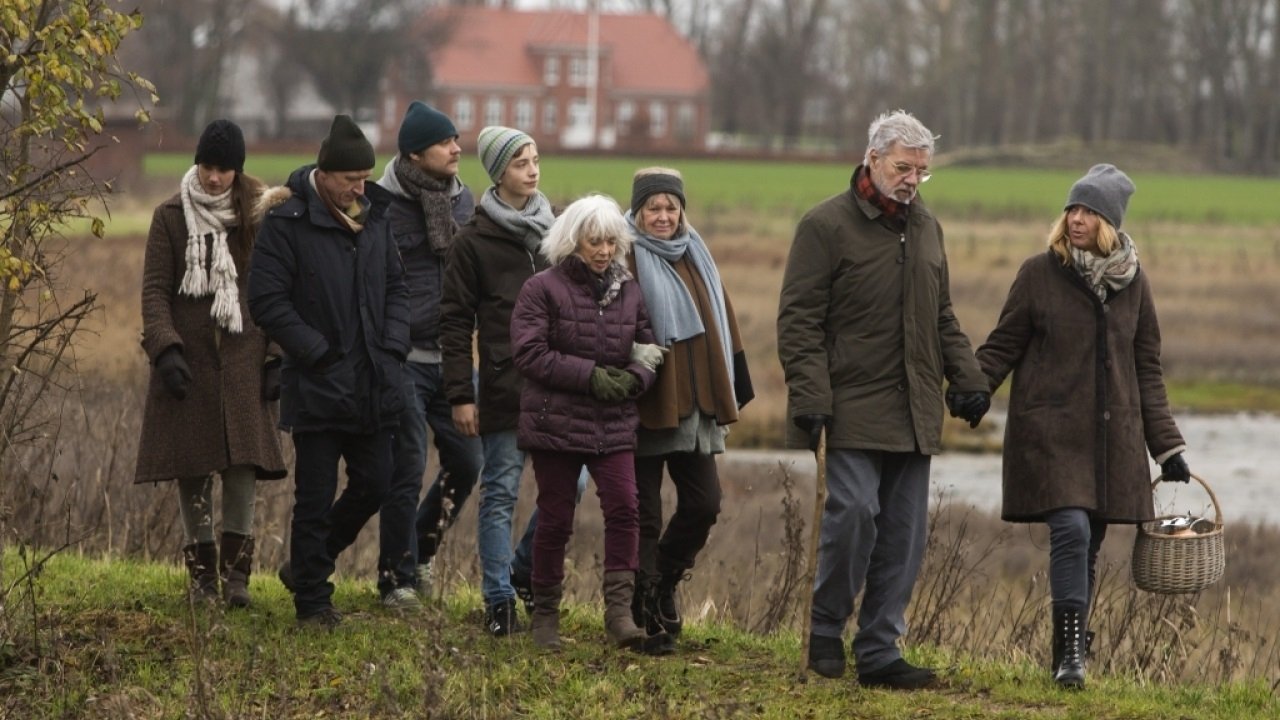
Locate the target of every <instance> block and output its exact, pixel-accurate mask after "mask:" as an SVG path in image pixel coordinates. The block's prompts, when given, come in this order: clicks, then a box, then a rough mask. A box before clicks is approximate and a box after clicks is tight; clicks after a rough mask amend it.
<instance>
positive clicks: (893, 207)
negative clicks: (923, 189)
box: [853, 165, 911, 232]
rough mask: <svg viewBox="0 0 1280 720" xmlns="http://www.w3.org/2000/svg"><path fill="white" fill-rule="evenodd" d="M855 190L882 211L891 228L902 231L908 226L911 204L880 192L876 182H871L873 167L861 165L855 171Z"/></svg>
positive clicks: (883, 219)
mask: <svg viewBox="0 0 1280 720" xmlns="http://www.w3.org/2000/svg"><path fill="white" fill-rule="evenodd" d="M853 190H854V192H856V193H858V194H859V195H861V196H862V197H863V199H865V200H866V201H867V202H869V203H871V205H872V206H873V207H875V208H876V209H878V210H879V211H880V212H881V213H882V216H881V222H883V223H884V224H885V225H886V226H887V227H888V228H889V229H891V230H893V231H894V232H902V231H903V230H905V229H906V228H907V213H908V212H909V211H910V210H911V206H910V205H904V204H903V203H900V202H898V201H897V200H894V199H893V198H891V197H889V196H887V195H885V194H884V193H882V192H880V190H879V189H877V188H876V184H875V183H873V182H871V169H870V168H868V167H867V166H866V165H859V166H858V167H857V168H856V169H855V170H854V171H853Z"/></svg>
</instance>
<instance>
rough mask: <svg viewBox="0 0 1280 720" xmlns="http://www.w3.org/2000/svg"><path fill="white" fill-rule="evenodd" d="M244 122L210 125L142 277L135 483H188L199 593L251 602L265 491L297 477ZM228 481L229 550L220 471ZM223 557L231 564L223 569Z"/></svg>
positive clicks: (159, 214)
mask: <svg viewBox="0 0 1280 720" xmlns="http://www.w3.org/2000/svg"><path fill="white" fill-rule="evenodd" d="M244 157H245V150H244V136H243V134H242V133H241V131H240V128H239V127H237V126H236V125H235V124H234V123H232V122H230V121H228V120H215V121H214V122H212V123H210V124H209V126H208V127H206V128H205V130H204V132H203V133H202V134H201V136H200V142H199V144H198V146H197V148H196V155H195V162H196V164H195V165H194V166H192V168H191V169H190V170H188V171H187V173H186V175H185V176H184V177H183V179H182V184H181V188H180V190H179V192H178V193H177V194H175V195H174V196H173V197H171V198H169V199H168V200H165V201H164V202H163V203H161V204H160V206H159V207H157V208H156V210H155V214H154V215H153V216H152V219H151V231H150V233H149V234H148V236H147V248H146V254H145V260H144V268H143V278H142V347H143V350H144V351H145V352H146V353H147V358H148V359H149V360H150V361H151V364H152V369H151V380H150V382H149V383H148V386H147V400H146V410H145V412H144V415H143V420H142V436H141V438H140V440H139V442H138V464H137V469H136V471H135V474H134V482H137V483H145V482H157V481H161V480H175V479H176V480H177V481H178V501H179V505H180V508H181V510H182V524H183V531H184V536H185V543H184V546H183V549H182V551H183V556H184V559H185V560H186V565H187V569H188V571H189V572H190V575H191V584H190V593H191V595H192V597H194V598H199V599H208V600H213V599H216V598H217V597H218V581H219V576H221V580H222V597H223V599H224V600H225V601H226V602H227V604H228V605H229V606H231V607H244V606H246V605H248V604H249V572H250V568H251V566H252V561H253V537H252V530H253V510H254V507H253V506H254V488H255V484H256V481H257V480H274V479H279V478H283V477H285V476H286V475H287V474H288V472H287V470H286V468H285V463H284V458H283V456H282V455H281V453H280V441H279V437H278V436H277V433H276V415H277V409H276V403H275V401H276V400H277V399H278V398H279V395H280V375H279V365H280V358H279V351H278V350H277V349H276V348H275V347H274V346H271V345H269V344H268V341H267V337H266V335H264V334H263V332H262V331H261V330H260V329H259V328H258V327H257V326H256V325H254V324H253V321H252V320H251V319H250V317H249V309H248V304H247V300H248V298H247V295H246V292H247V287H248V282H249V257H250V252H251V251H252V249H253V241H254V237H255V236H256V234H257V218H256V217H255V208H254V205H255V203H256V202H257V200H258V198H259V197H260V196H261V194H262V184H261V183H260V182H259V181H257V180H256V179H254V178H252V177H249V176H247V175H245V174H244ZM214 473H217V474H219V475H220V476H221V478H222V508H221V510H222V512H221V517H222V535H221V538H220V540H221V548H219V546H218V543H216V542H215V539H214V527H213V501H212V496H213V491H212V486H213V474H214ZM219 557H221V562H219Z"/></svg>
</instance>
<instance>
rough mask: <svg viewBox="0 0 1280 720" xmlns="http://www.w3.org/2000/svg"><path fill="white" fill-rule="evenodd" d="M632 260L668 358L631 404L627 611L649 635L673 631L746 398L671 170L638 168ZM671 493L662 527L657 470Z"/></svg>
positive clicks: (713, 284) (727, 314)
mask: <svg viewBox="0 0 1280 720" xmlns="http://www.w3.org/2000/svg"><path fill="white" fill-rule="evenodd" d="M626 219H627V224H628V227H629V229H630V231H631V234H632V239H633V242H634V248H635V252H634V253H633V254H632V259H631V270H632V272H634V273H635V276H636V279H637V281H639V283H640V287H642V288H643V289H644V298H645V304H646V306H647V307H648V308H649V311H650V318H651V320H652V322H653V328H654V334H655V335H656V336H657V344H658V345H661V346H662V347H663V348H664V352H665V353H666V361H665V362H663V363H662V364H661V365H660V367H658V368H657V374H658V377H657V380H656V381H655V383H654V387H653V389H652V390H650V391H649V392H647V393H645V394H644V395H643V396H642V397H641V398H640V400H639V410H640V429H639V431H638V433H637V437H636V490H637V492H638V493H639V500H640V571H639V573H638V574H637V578H636V593H635V599H634V602H633V605H632V614H633V616H634V619H635V622H636V623H637V624H638V625H640V626H641V627H644V628H645V629H646V630H647V631H648V632H650V633H657V632H659V631H660V630H661V631H665V632H666V633H667V634H668V635H670V636H672V637H677V636H679V635H680V632H681V631H682V629H683V627H684V621H683V618H681V616H680V610H679V607H678V605H677V603H676V597H675V593H676V585H677V584H679V583H680V582H681V581H682V580H683V579H684V578H685V577H687V573H688V572H689V571H690V570H691V569H692V568H693V564H694V560H695V558H696V557H697V555H698V553H699V552H700V551H701V550H702V548H703V547H705V546H706V544H707V539H708V537H709V535H710V533H711V527H712V525H714V524H715V522H716V517H717V516H718V515H719V514H720V497H721V493H720V476H719V472H718V471H717V469H716V458H715V456H716V455H718V454H720V453H723V452H724V449H725V437H726V435H728V432H729V431H728V426H729V425H730V424H732V423H735V422H737V421H738V410H739V409H741V408H742V406H744V405H746V404H747V402H749V401H750V400H751V399H752V397H753V396H754V394H755V393H754V390H753V389H752V386H751V377H750V375H749V373H748V372H747V363H746V354H745V353H744V352H743V349H742V339H741V337H740V336H739V332H738V320H737V317H736V315H735V314H734V312H733V304H732V303H731V302H730V300H729V295H728V293H727V292H726V291H725V289H724V285H723V283H722V282H721V280H720V271H719V270H718V269H717V267H716V263H715V260H714V259H713V258H712V257H711V252H710V250H709V249H708V248H707V245H706V243H705V242H704V241H703V239H702V237H701V236H699V235H698V233H697V231H696V230H694V229H693V226H692V225H690V224H689V219H688V218H687V217H686V215H685V193H684V179H683V177H682V176H681V175H680V173H679V172H678V171H676V170H674V169H671V168H663V167H651V168H643V169H641V170H637V171H636V173H635V176H634V177H633V178H632V186H631V209H630V211H629V212H628V213H627V215H626ZM664 468H665V471H666V474H667V475H669V476H670V477H671V483H672V485H674V486H675V490H676V507H675V513H674V514H673V515H672V516H671V518H670V519H669V520H668V522H667V523H666V526H665V528H664V526H663V521H662V479H663V470H664Z"/></svg>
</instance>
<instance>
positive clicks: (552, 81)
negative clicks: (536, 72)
mask: <svg viewBox="0 0 1280 720" xmlns="http://www.w3.org/2000/svg"><path fill="white" fill-rule="evenodd" d="M542 84H543V85H546V86H547V87H555V86H557V85H559V84H560V58H559V57H557V56H555V55H548V56H546V57H545V58H543V60H542Z"/></svg>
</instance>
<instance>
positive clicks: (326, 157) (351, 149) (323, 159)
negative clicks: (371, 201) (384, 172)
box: [316, 115, 377, 172]
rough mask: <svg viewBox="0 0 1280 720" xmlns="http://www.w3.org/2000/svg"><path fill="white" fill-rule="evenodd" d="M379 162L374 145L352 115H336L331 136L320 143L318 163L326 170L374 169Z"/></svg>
mask: <svg viewBox="0 0 1280 720" xmlns="http://www.w3.org/2000/svg"><path fill="white" fill-rule="evenodd" d="M376 164H377V160H376V159H375V158H374V155H373V145H370V144H369V141H368V140H366V139H365V137H364V133H363V132H361V131H360V126H359V125H356V123H355V121H354V120H352V119H351V116H350V115H336V116H334V118H333V124H332V125H330V126H329V136H328V137H326V138H325V139H324V142H322V143H320V154H318V155H317V156H316V165H317V166H318V167H319V168H320V169H321V170H324V171H325V172H348V171H353V170H357V171H358V170H372V169H373V166H374V165H376Z"/></svg>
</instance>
